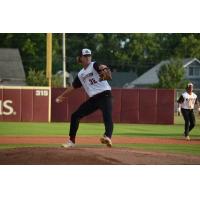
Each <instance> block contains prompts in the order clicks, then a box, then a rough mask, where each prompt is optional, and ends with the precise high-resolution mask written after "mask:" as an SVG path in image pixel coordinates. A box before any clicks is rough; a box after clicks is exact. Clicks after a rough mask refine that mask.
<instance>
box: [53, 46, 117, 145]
mask: <svg viewBox="0 0 200 200" xmlns="http://www.w3.org/2000/svg"><path fill="white" fill-rule="evenodd" d="M77 62H79V63H80V64H81V65H82V66H83V68H82V69H81V70H80V72H79V73H78V75H77V76H76V78H75V79H74V81H73V83H72V86H70V87H69V88H67V89H66V90H65V91H64V92H63V93H62V94H61V95H60V96H58V97H57V98H56V102H57V103H60V102H62V101H63V100H64V99H65V98H66V97H65V96H66V95H67V94H68V93H69V92H71V91H72V90H74V89H77V88H80V87H83V88H84V90H85V92H86V93H87V95H88V96H89V99H88V100H87V101H86V102H84V103H83V104H82V105H81V106H80V107H79V108H78V109H77V110H76V111H75V112H74V113H73V114H72V115H71V123H70V131H69V141H68V142H67V143H66V144H63V145H62V146H63V147H65V148H68V147H74V146H75V139H76V132H77V130H78V127H79V121H80V119H81V118H83V117H85V116H87V115H89V114H91V113H93V112H94V111H96V110H98V109H100V110H101V112H102V115H103V122H104V125H105V133H104V135H103V137H101V138H100V142H101V143H102V144H106V145H107V146H108V147H111V146H112V141H111V137H112V132H113V122H112V96H111V87H110V85H109V84H108V82H107V80H111V79H112V77H111V71H110V69H109V68H108V67H107V66H106V65H103V64H99V63H97V62H92V57H91V50H90V49H82V50H81V52H80V54H79V56H78V57H77Z"/></svg>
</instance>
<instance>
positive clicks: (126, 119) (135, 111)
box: [121, 89, 139, 123]
mask: <svg viewBox="0 0 200 200" xmlns="http://www.w3.org/2000/svg"><path fill="white" fill-rule="evenodd" d="M121 101H122V103H121V122H122V123H138V122H139V90H137V89H134V90H132V89H124V90H122V92H121Z"/></svg>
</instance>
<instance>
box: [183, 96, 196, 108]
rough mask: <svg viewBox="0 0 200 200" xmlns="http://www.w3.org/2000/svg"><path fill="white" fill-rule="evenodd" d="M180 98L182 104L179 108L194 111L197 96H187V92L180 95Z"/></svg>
mask: <svg viewBox="0 0 200 200" xmlns="http://www.w3.org/2000/svg"><path fill="white" fill-rule="evenodd" d="M182 97H183V99H184V100H183V103H182V104H181V108H184V109H194V104H195V102H196V100H197V95H196V94H194V93H193V92H192V94H188V93H187V92H184V93H183V94H182Z"/></svg>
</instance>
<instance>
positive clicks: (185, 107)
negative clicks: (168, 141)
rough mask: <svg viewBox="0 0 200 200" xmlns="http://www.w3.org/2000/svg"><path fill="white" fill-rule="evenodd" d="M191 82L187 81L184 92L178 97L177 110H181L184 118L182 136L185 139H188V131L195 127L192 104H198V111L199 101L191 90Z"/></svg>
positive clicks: (199, 108)
mask: <svg viewBox="0 0 200 200" xmlns="http://www.w3.org/2000/svg"><path fill="white" fill-rule="evenodd" d="M192 91H193V84H192V83H188V85H187V88H186V92H184V93H183V94H182V95H181V96H180V97H179V99H178V101H177V102H178V112H181V113H182V115H183V118H184V120H185V132H184V136H185V139H186V140H190V137H189V132H190V131H191V130H192V129H193V128H194V127H195V115H194V105H195V104H197V105H198V111H199V112H200V107H199V101H198V99H197V95H196V94H195V93H193V92H192Z"/></svg>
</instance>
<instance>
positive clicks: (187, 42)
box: [0, 33, 200, 75]
mask: <svg viewBox="0 0 200 200" xmlns="http://www.w3.org/2000/svg"><path fill="white" fill-rule="evenodd" d="M0 47H1V48H18V49H19V50H20V53H21V56H22V61H23V65H24V68H25V72H26V74H28V71H29V68H32V69H36V70H44V71H45V66H46V34H45V33H0ZM82 48H90V49H91V50H92V52H93V58H94V60H96V61H99V62H102V63H105V64H107V65H109V66H110V67H111V69H115V70H117V71H135V72H136V73H137V74H138V75H140V74H142V73H143V72H145V71H146V70H147V69H150V68H151V67H153V66H154V65H155V64H157V63H159V62H160V61H162V60H168V59H170V58H173V57H179V58H193V57H196V58H198V59H199V58H200V34H199V33H197V34H194V33H172V34H169V33H159V34H156V33H90V34H87V33H68V34H66V55H67V58H66V61H67V70H68V71H78V70H80V65H78V64H77V63H76V56H77V55H78V52H79V51H80V49H82ZM61 69H62V34H61V33H54V34H53V74H55V73H56V72H57V71H59V70H61Z"/></svg>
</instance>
